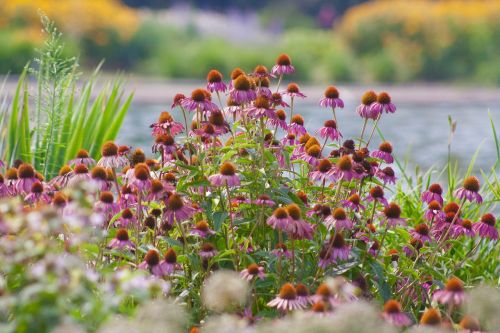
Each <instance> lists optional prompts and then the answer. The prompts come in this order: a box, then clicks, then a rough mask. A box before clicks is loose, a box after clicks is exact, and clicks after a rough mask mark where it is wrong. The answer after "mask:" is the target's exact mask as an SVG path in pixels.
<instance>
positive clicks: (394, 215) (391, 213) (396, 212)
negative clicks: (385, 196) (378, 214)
mask: <svg viewBox="0 0 500 333" xmlns="http://www.w3.org/2000/svg"><path fill="white" fill-rule="evenodd" d="M384 215H385V216H386V217H387V218H390V219H398V218H399V217H400V216H401V208H399V206H398V205H397V204H395V203H393V202H391V203H390V204H389V206H387V207H385V208H384Z"/></svg>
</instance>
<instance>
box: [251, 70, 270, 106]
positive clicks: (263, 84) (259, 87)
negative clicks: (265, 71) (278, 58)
mask: <svg viewBox="0 0 500 333" xmlns="http://www.w3.org/2000/svg"><path fill="white" fill-rule="evenodd" d="M270 85H271V81H269V79H268V78H267V77H266V78H260V79H259V78H257V79H255V86H256V87H255V92H256V93H257V96H264V97H265V98H267V99H269V100H270V102H271V105H274V104H273V103H272V97H273V93H272V91H271V89H269V86H270Z"/></svg>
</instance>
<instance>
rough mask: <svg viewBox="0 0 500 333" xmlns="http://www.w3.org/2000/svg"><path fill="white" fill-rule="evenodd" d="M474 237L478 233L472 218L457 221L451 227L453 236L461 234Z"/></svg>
mask: <svg viewBox="0 0 500 333" xmlns="http://www.w3.org/2000/svg"><path fill="white" fill-rule="evenodd" d="M462 235H464V236H467V237H471V238H472V237H474V236H475V235H476V233H475V232H474V230H473V224H472V221H471V220H468V219H463V220H462V221H461V222H460V223H455V224H454V225H453V226H452V227H451V236H452V237H454V238H457V237H460V236H462Z"/></svg>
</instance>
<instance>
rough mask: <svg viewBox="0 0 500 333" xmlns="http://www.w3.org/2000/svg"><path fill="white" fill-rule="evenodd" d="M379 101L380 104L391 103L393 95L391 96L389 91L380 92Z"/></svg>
mask: <svg viewBox="0 0 500 333" xmlns="http://www.w3.org/2000/svg"><path fill="white" fill-rule="evenodd" d="M377 102H379V103H380V104H389V103H390V102H391V96H389V94H388V93H386V92H385V91H383V92H381V93H380V94H378V96H377Z"/></svg>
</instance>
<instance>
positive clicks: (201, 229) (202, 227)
mask: <svg viewBox="0 0 500 333" xmlns="http://www.w3.org/2000/svg"><path fill="white" fill-rule="evenodd" d="M190 234H191V235H196V236H199V237H201V238H206V237H208V236H209V235H214V234H215V231H213V230H212V229H210V226H209V225H208V223H207V221H204V220H202V221H198V222H196V224H195V226H194V228H193V229H191V231H190Z"/></svg>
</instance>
